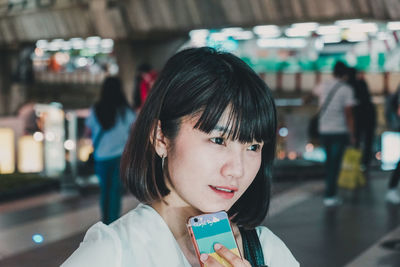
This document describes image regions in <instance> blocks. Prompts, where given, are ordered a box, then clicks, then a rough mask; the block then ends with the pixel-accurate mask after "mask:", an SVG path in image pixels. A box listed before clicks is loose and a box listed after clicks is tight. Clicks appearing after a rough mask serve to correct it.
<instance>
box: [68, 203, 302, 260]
mask: <svg viewBox="0 0 400 267" xmlns="http://www.w3.org/2000/svg"><path fill="white" fill-rule="evenodd" d="M256 230H257V234H258V236H259V239H260V243H261V245H262V248H263V252H264V260H265V264H267V265H268V266H269V267H298V266H300V265H299V263H298V262H297V261H296V260H295V258H294V257H293V255H292V253H291V252H290V251H289V249H288V248H287V247H286V246H285V244H284V243H283V242H282V241H281V240H280V239H279V238H278V237H277V236H275V235H274V234H273V233H272V232H271V231H270V230H269V229H268V228H266V227H264V226H259V227H257V228H256ZM80 266H82V267H87V266H96V267H135V266H137V267H152V266H154V267H159V266H166V267H190V264H189V262H188V261H187V259H186V257H185V256H184V254H183V252H182V250H181V249H180V247H179V245H178V243H177V242H176V240H175V238H174V236H173V235H172V233H171V231H170V230H169V228H168V226H167V224H166V223H165V221H164V220H163V219H162V217H161V216H160V215H159V214H158V213H157V212H156V211H155V210H154V209H153V208H152V207H150V206H148V205H144V204H139V205H138V206H137V207H136V208H135V209H134V210H131V211H130V212H128V213H127V214H126V215H124V216H122V217H121V218H119V219H118V220H117V221H115V222H113V223H112V224H110V225H109V226H107V225H104V224H103V223H101V222H98V223H96V224H95V225H93V226H92V227H91V228H90V229H89V230H88V231H87V233H86V235H85V238H84V240H83V242H82V243H81V244H80V246H79V248H78V249H77V250H76V251H75V252H74V253H73V254H72V255H71V256H70V257H69V258H68V259H67V260H66V261H65V262H64V263H63V264H62V267H80Z"/></svg>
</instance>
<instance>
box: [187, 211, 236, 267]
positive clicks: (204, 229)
mask: <svg viewBox="0 0 400 267" xmlns="http://www.w3.org/2000/svg"><path fill="white" fill-rule="evenodd" d="M187 226H188V230H189V234H190V236H191V238H192V242H193V246H194V248H195V250H196V254H197V258H198V259H199V262H200V265H201V266H204V264H203V263H202V262H201V261H200V255H201V254H203V253H207V254H209V255H210V256H212V257H214V258H215V259H216V260H217V261H218V262H219V263H221V264H222V265H223V266H227V267H231V265H230V264H229V263H228V262H227V261H226V260H224V259H223V258H221V257H220V256H219V255H218V254H217V253H216V252H215V251H214V244H215V243H220V244H222V245H224V246H225V247H227V248H228V249H230V250H231V251H232V252H233V253H235V254H236V255H237V256H239V257H240V258H242V257H241V255H240V252H239V249H238V246H237V243H236V240H235V237H234V235H233V232H232V227H231V224H230V222H229V218H228V214H227V213H226V212H225V211H219V212H215V213H208V214H202V215H198V216H193V217H190V218H189V220H188V224H187Z"/></svg>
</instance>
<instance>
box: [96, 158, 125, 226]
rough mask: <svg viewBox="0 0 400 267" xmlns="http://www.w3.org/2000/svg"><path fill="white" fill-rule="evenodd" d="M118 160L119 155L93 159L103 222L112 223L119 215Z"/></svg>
mask: <svg viewBox="0 0 400 267" xmlns="http://www.w3.org/2000/svg"><path fill="white" fill-rule="evenodd" d="M120 161H121V157H117V158H113V159H108V160H96V161H95V172H96V175H97V177H98V178H99V182H100V208H101V215H102V221H103V223H105V224H110V223H112V222H113V221H115V220H116V219H118V218H119V215H120V210H121V195H122V183H121V179H120V177H119V165H120Z"/></svg>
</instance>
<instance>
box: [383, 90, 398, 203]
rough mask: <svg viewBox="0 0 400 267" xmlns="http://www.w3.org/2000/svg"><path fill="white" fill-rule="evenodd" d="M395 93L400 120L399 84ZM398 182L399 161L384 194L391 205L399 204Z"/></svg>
mask: <svg viewBox="0 0 400 267" xmlns="http://www.w3.org/2000/svg"><path fill="white" fill-rule="evenodd" d="M397 88H398V89H397V91H396V95H395V97H396V99H395V101H397V105H396V111H397V116H398V118H400V84H399V86H398V87H397ZM399 180H400V160H399V161H398V162H397V166H396V169H395V170H394V171H393V173H392V176H391V177H390V180H389V188H388V191H387V193H386V201H387V202H389V203H392V204H400V194H399V191H398V190H397V186H398V185H399Z"/></svg>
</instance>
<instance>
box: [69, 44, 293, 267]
mask: <svg viewBox="0 0 400 267" xmlns="http://www.w3.org/2000/svg"><path fill="white" fill-rule="evenodd" d="M275 132H276V112H275V105H274V101H273V99H272V97H271V94H270V91H269V89H268V88H267V86H266V85H265V83H264V82H263V81H262V80H261V79H260V78H259V77H258V75H257V74H256V73H255V72H254V71H253V70H251V68H250V67H248V66H247V65H246V64H245V63H244V62H243V61H242V60H240V59H238V58H237V57H235V56H234V55H232V54H229V53H223V52H218V51H216V50H214V49H211V48H193V49H188V50H184V51H181V52H179V53H177V54H176V55H175V56H173V57H172V58H171V59H170V60H169V61H168V62H167V64H166V65H165V67H164V69H163V70H162V72H161V73H160V76H159V77H158V80H157V81H156V83H155V85H154V87H153V88H152V90H151V91H150V95H149V97H148V99H147V101H146V103H145V105H144V107H143V109H142V111H141V113H140V114H139V116H138V119H137V121H136V124H135V126H134V129H133V131H132V134H131V136H130V138H129V141H128V144H127V146H126V147H125V151H124V154H123V157H122V166H121V171H122V177H123V179H124V181H125V183H126V185H127V187H128V188H129V189H130V191H131V192H132V193H133V195H134V196H136V197H137V198H138V199H139V200H140V201H141V202H142V203H143V204H140V205H139V206H138V207H137V208H136V209H134V210H132V211H130V212H129V213H127V214H126V215H124V216H123V217H121V218H120V219H118V220H117V221H116V222H114V223H113V224H111V225H110V226H105V225H104V224H102V223H97V224H95V225H94V226H92V227H91V228H90V229H89V231H88V232H87V234H86V236H85V239H84V241H83V243H81V246H80V247H79V249H78V250H77V251H75V253H74V254H73V255H72V256H71V257H70V258H69V259H68V260H67V261H66V262H65V263H64V265H63V266H65V267H69V266H87V265H91V266H140V267H142V266H174V267H175V266H185V267H188V266H200V263H199V261H198V259H197V257H196V254H195V250H194V248H193V245H192V243H191V239H190V236H189V234H188V231H187V226H186V223H187V219H188V218H189V217H191V216H195V215H199V214H202V213H208V212H216V211H220V210H225V211H227V212H228V214H229V215H230V218H231V222H232V226H233V231H234V235H235V238H236V240H237V244H238V246H239V250H240V251H241V255H244V254H243V243H242V236H241V233H240V231H239V227H246V228H254V227H256V226H257V225H259V224H260V223H261V222H262V220H263V219H264V218H265V216H266V214H267V211H268V207H269V199H270V169H271V164H272V161H273V158H274V154H275V142H276V137H275ZM256 232H257V235H258V238H259V241H260V244H261V247H262V254H263V256H264V262H265V265H268V266H269V267H292V266H293V267H296V266H299V264H298V263H297V261H296V260H295V259H294V257H293V256H292V254H291V253H290V251H289V250H288V248H287V247H286V246H285V245H284V243H283V242H282V241H281V240H280V239H279V238H278V237H276V236H275V235H274V234H273V233H272V232H271V231H270V230H268V229H267V228H266V227H264V226H258V227H257V228H256ZM214 249H215V250H216V253H218V254H219V255H220V256H221V257H223V258H225V259H226V260H227V261H228V262H230V263H231V264H232V266H234V267H239V266H250V264H249V262H248V261H246V260H245V259H243V260H242V259H241V258H239V257H238V256H236V255H234V254H233V253H232V252H230V251H229V250H228V249H227V248H225V247H224V246H220V245H219V244H216V245H215V247H214ZM201 261H202V262H203V263H205V264H206V266H207V267H214V266H222V265H220V264H219V263H218V262H216V261H215V260H214V258H212V257H208V256H207V255H201Z"/></svg>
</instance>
